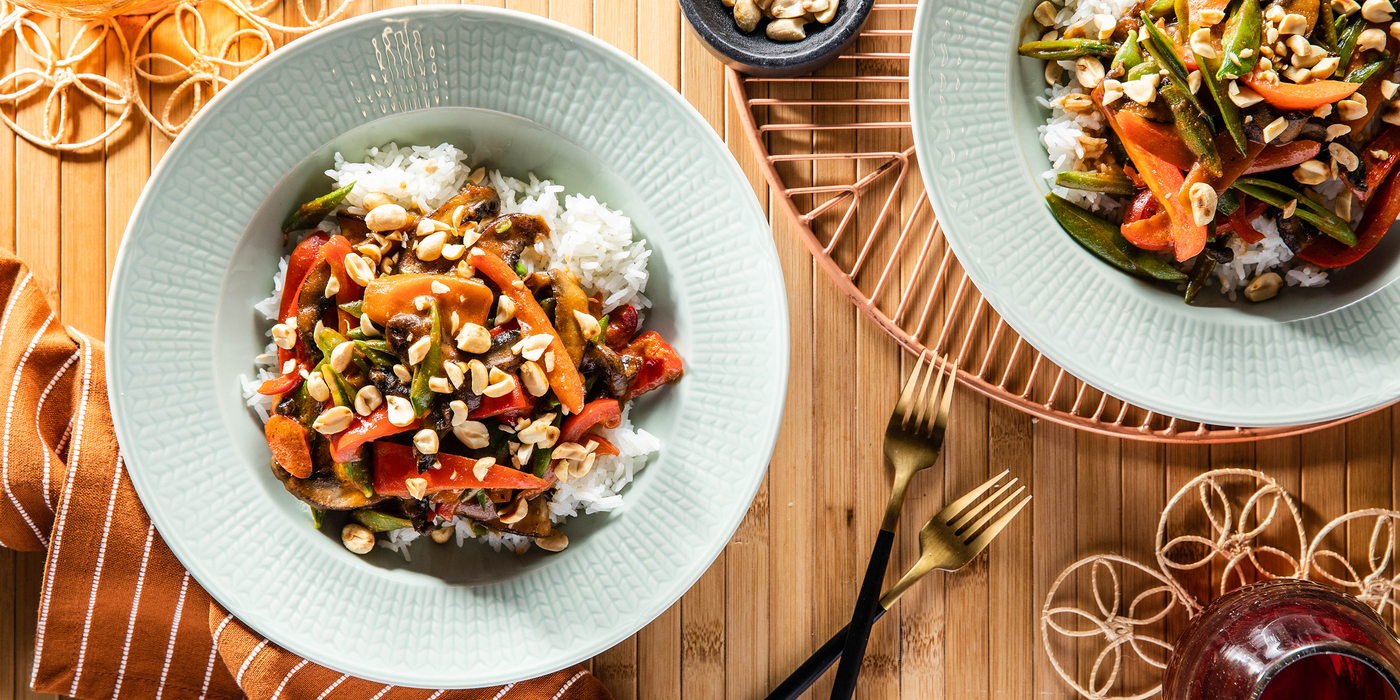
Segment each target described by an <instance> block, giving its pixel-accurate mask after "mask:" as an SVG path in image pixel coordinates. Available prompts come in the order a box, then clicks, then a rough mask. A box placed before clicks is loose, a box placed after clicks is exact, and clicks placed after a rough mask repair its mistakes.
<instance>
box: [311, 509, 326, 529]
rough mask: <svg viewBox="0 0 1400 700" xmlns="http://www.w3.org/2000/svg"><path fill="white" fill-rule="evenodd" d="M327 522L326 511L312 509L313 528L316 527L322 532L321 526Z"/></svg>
mask: <svg viewBox="0 0 1400 700" xmlns="http://www.w3.org/2000/svg"><path fill="white" fill-rule="evenodd" d="M325 522H326V511H324V510H321V509H320V508H312V509H311V527H314V528H316V529H317V530H320V529H321V525H322V524H324V523H325Z"/></svg>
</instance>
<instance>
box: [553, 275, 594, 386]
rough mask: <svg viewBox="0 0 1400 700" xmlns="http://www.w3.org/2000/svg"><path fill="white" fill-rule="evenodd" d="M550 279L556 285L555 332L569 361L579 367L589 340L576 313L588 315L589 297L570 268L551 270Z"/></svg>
mask: <svg viewBox="0 0 1400 700" xmlns="http://www.w3.org/2000/svg"><path fill="white" fill-rule="evenodd" d="M549 279H550V281H551V282H553V283H554V330H556V331H558V332H559V340H561V341H563V343H564V349H565V350H567V351H568V352H569V359H571V360H573V361H574V366H575V367H577V366H578V365H579V363H580V362H582V361H583V351H584V349H585V348H586V347H588V341H589V339H588V338H585V337H583V331H582V330H580V328H579V323H578V318H577V317H576V316H574V312H575V311H577V312H579V313H583V314H586V313H588V295H587V294H584V293H583V288H582V287H580V286H579V285H578V279H576V278H575V277H574V273H573V272H572V271H570V270H569V269H568V268H563V267H555V268H551V269H550V271H549Z"/></svg>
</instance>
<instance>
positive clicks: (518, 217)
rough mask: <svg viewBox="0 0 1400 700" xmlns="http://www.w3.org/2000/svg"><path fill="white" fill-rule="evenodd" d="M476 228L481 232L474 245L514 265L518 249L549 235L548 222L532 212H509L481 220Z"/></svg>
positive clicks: (518, 257) (517, 256)
mask: <svg viewBox="0 0 1400 700" xmlns="http://www.w3.org/2000/svg"><path fill="white" fill-rule="evenodd" d="M476 230H477V232H478V233H480V234H481V238H480V239H478V240H477V242H476V245H478V246H480V247H481V248H482V249H483V250H486V251H489V252H492V253H495V254H496V255H497V256H499V257H500V258H501V259H502V260H504V261H506V264H507V265H515V263H516V262H518V261H519V260H520V251H522V250H525V248H526V247H527V246H532V245H534V244H535V241H537V240H539V239H541V238H544V237H545V236H548V235H549V224H546V223H545V222H544V219H542V218H540V217H538V216H534V215H532V214H509V215H506V216H502V217H499V218H495V219H488V220H486V221H483V222H481V224H480V225H479V226H478V227H477V229H476Z"/></svg>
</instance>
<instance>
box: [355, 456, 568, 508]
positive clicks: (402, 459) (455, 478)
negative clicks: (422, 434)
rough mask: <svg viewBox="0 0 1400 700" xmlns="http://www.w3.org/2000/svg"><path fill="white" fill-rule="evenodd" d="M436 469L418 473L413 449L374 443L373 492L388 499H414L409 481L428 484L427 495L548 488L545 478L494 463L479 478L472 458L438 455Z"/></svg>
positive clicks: (425, 492) (425, 490) (425, 491)
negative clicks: (393, 497)
mask: <svg viewBox="0 0 1400 700" xmlns="http://www.w3.org/2000/svg"><path fill="white" fill-rule="evenodd" d="M437 459H438V462H440V463H441V464H442V466H441V467H439V468H437V469H429V470H428V471H426V472H423V473H422V474H419V473H418V459H417V458H416V457H415V456H414V454H413V448H412V447H409V446H408V445H396V444H394V443H391V442H376V443H374V490H375V492H376V493H381V494H384V495H386V496H397V497H399V498H411V497H412V495H411V494H410V493H409V491H408V480H409V479H423V480H425V481H427V482H428V485H427V488H425V489H424V494H425V495H427V494H433V493H437V492H438V491H448V490H456V489H535V488H539V487H541V486H543V485H545V482H544V479H540V478H538V477H536V476H535V475H533V474H530V473H527V472H522V471H519V470H516V469H511V468H510V467H507V466H504V465H500V464H494V465H492V466H491V468H490V469H488V470H487V472H486V476H485V477H483V478H481V479H478V478H476V474H474V473H473V468H474V467H475V466H476V460H474V459H472V458H470V457H462V456H460V455H454V454H447V453H446V452H439V453H438V455H437Z"/></svg>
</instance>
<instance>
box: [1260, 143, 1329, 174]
mask: <svg viewBox="0 0 1400 700" xmlns="http://www.w3.org/2000/svg"><path fill="white" fill-rule="evenodd" d="M1321 150H1322V144H1320V143H1318V142H1316V141H1291V142H1289V143H1281V144H1274V145H1272V146H1265V147H1264V150H1263V151H1260V152H1259V157H1258V158H1255V159H1254V163H1252V164H1251V165H1250V166H1249V168H1248V169H1247V170H1245V171H1244V174H1246V175H1250V174H1253V173H1265V172H1268V171H1270V170H1278V169H1280V168H1288V167H1292V166H1294V165H1297V164H1299V163H1302V162H1303V161H1306V160H1311V159H1312V158H1313V157H1314V156H1316V155H1317V153H1318V151H1321Z"/></svg>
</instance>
